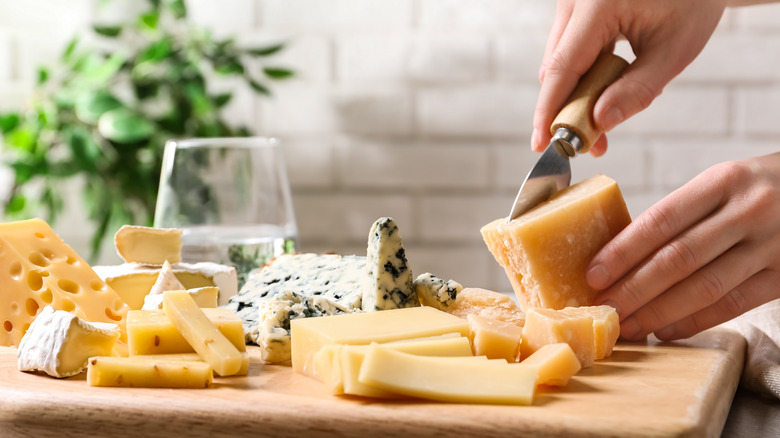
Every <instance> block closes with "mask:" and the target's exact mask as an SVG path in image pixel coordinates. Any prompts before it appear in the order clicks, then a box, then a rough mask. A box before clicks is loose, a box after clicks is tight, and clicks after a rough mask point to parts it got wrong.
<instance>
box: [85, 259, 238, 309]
mask: <svg viewBox="0 0 780 438" xmlns="http://www.w3.org/2000/svg"><path fill="white" fill-rule="evenodd" d="M171 269H172V270H173V273H174V275H175V276H176V279H177V280H179V282H181V284H182V285H183V286H184V288H185V289H196V288H199V287H206V286H214V287H216V288H218V289H219V301H218V304H219V305H220V306H222V305H224V304H227V302H228V301H229V299H230V297H231V296H233V295H235V294H237V293H238V276H237V274H236V268H234V267H232V266H227V265H220V264H218V263H211V262H200V263H174V264H171ZM94 270H95V272H96V273H97V274H98V275H99V276H100V278H102V279H103V280H104V281H105V282H106V283H107V284H108V285H109V286H110V287H111V288H112V289H114V290H115V291H116V293H117V294H119V296H120V297H122V299H123V300H124V301H125V302H126V303H127V305H128V306H130V308H131V309H132V310H140V309H141V308H143V305H144V297H146V295H148V294H149V292H150V291H151V290H152V287H153V286H154V283H155V282H156V281H157V278H158V277H159V275H160V270H161V267H158V266H147V265H140V264H138V263H124V264H121V265H116V266H95V267H94Z"/></svg>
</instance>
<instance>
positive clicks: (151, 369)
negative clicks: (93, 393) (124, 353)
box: [87, 356, 214, 388]
mask: <svg viewBox="0 0 780 438" xmlns="http://www.w3.org/2000/svg"><path fill="white" fill-rule="evenodd" d="M213 376H214V373H213V372H212V370H211V367H210V366H209V364H207V363H205V362H202V361H173V360H165V359H159V358H156V359H149V360H139V359H136V358H132V357H108V356H98V357H93V358H90V359H89V365H88V366H87V384H88V385H89V386H123V387H136V388H208V387H209V386H211V383H212V381H213Z"/></svg>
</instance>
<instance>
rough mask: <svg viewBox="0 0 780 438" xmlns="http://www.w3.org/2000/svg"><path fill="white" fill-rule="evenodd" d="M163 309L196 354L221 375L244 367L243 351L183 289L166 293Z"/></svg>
mask: <svg viewBox="0 0 780 438" xmlns="http://www.w3.org/2000/svg"><path fill="white" fill-rule="evenodd" d="M163 312H165V315H166V316H167V317H168V319H170V320H171V322H172V323H173V325H174V326H176V328H177V329H179V332H181V334H182V336H183V337H184V339H186V340H187V342H188V343H189V344H190V345H191V346H192V348H193V349H194V350H195V352H196V353H198V355H199V356H200V357H201V358H202V359H203V360H204V361H205V362H206V363H208V364H209V365H211V367H212V368H213V369H214V371H215V372H217V373H218V374H219V375H220V376H232V375H234V374H236V373H238V371H239V370H240V369H241V361H242V360H243V359H242V358H241V352H239V351H238V349H236V347H235V346H234V345H233V344H232V343H231V342H230V341H229V340H228V339H227V338H226V337H225V336H224V335H223V334H222V333H220V331H219V330H218V329H217V326H215V325H214V324H213V323H212V322H211V321H209V318H208V317H207V316H206V314H205V313H203V310H201V309H200V307H198V305H197V304H196V303H195V300H193V299H192V297H191V296H190V295H189V294H188V293H187V291H184V290H175V291H168V292H165V293H163Z"/></svg>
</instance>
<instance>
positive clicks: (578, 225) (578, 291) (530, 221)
mask: <svg viewBox="0 0 780 438" xmlns="http://www.w3.org/2000/svg"><path fill="white" fill-rule="evenodd" d="M630 222H631V217H630V216H629V214H628V210H627V208H626V203H625V201H624V200H623V196H622V194H621V193H620V189H619V188H618V185H617V183H616V182H615V181H614V180H612V179H611V178H609V177H606V176H604V175H596V176H594V177H592V178H589V179H586V180H584V181H582V182H580V183H578V184H575V185H573V186H571V187H568V188H566V189H564V190H561V191H560V192H558V193H556V194H555V195H553V197H552V198H551V199H550V200H549V201H547V202H544V203H542V204H540V205H539V206H537V207H536V208H534V209H532V210H530V211H528V212H527V213H525V214H523V215H522V216H520V217H519V218H517V219H514V220H513V221H511V222H507V220H506V218H502V219H497V220H495V221H493V222H491V223H489V224H487V225H485V226H484V227H482V229H481V232H482V237H483V239H484V240H485V243H486V244H487V247H488V249H489V250H490V252H491V253H492V254H493V256H494V257H495V259H496V261H497V262H498V263H499V264H500V265H501V266H502V267H504V270H505V271H506V274H507V276H508V277H509V281H510V282H511V283H512V288H513V289H514V291H515V294H516V295H517V299H518V302H519V303H520V305H521V307H522V308H523V309H524V310H528V309H529V308H531V307H545V308H552V309H563V308H564V307H567V306H589V305H591V304H592V303H593V299H594V297H595V295H596V293H597V291H596V290H594V289H592V288H591V287H590V286H588V284H587V282H586V281H585V270H586V268H587V266H588V263H590V261H591V259H593V256H594V255H596V252H598V251H599V250H600V249H601V248H602V247H603V246H604V245H605V244H606V243H607V242H608V241H609V240H610V239H612V238H613V237H614V236H615V235H617V233H618V232H620V231H621V230H622V229H623V228H625V227H626V225H628V224H629V223H630Z"/></svg>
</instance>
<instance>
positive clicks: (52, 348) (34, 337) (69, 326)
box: [16, 306, 119, 377]
mask: <svg viewBox="0 0 780 438" xmlns="http://www.w3.org/2000/svg"><path fill="white" fill-rule="evenodd" d="M117 339H119V326H118V325H116V324H109V323H100V322H92V323H90V322H87V321H84V320H82V319H80V318H79V317H77V316H76V315H74V314H72V313H70V312H65V311H64V310H56V311H55V310H54V308H53V307H51V306H46V307H44V308H43V310H42V311H41V313H39V314H38V316H36V317H35V320H33V322H32V324H30V328H29V329H27V333H25V335H24V337H23V338H22V340H21V342H20V343H19V350H18V351H17V352H16V358H17V367H18V368H19V370H20V371H36V370H40V371H43V372H45V373H46V374H48V375H50V376H52V377H70V376H75V375H76V374H79V373H81V372H83V371H84V370H86V369H87V361H88V359H89V358H90V357H92V356H110V355H111V352H112V350H113V348H114V345H115V344H116V341H117Z"/></svg>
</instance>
